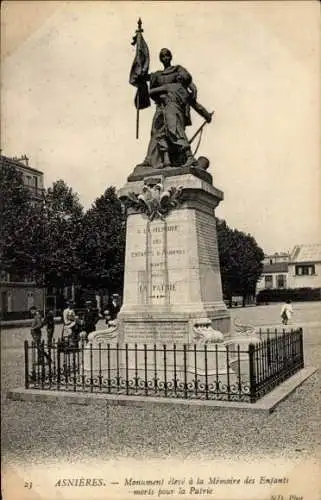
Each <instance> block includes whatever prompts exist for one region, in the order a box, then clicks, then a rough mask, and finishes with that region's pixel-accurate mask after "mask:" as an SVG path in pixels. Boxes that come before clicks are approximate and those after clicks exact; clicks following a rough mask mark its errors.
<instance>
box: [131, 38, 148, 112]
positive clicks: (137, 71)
mask: <svg viewBox="0 0 321 500" xmlns="http://www.w3.org/2000/svg"><path fill="white" fill-rule="evenodd" d="M132 45H136V55H135V59H134V61H133V64H132V67H131V70H130V75H129V83H130V84H131V85H133V86H134V87H136V88H137V92H136V96H135V101H134V102H135V107H136V109H138V110H139V109H145V108H148V107H149V106H150V99H149V93H148V86H147V82H146V76H147V75H148V70H149V50H148V46H147V43H146V42H145V40H144V37H143V35H142V30H141V29H138V30H137V31H136V35H135V36H134V38H133V42H132Z"/></svg>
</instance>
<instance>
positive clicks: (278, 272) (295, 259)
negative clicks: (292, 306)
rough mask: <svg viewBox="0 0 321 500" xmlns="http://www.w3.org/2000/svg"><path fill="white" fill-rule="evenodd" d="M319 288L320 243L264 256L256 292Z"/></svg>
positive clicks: (320, 272)
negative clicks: (289, 251)
mask: <svg viewBox="0 0 321 500" xmlns="http://www.w3.org/2000/svg"><path fill="white" fill-rule="evenodd" d="M298 288H312V289H316V288H321V243H318V244H313V245H296V246H295V247H294V248H293V250H292V252H291V253H289V254H288V253H276V254H273V255H266V256H265V258H264V267H263V271H262V275H261V278H260V280H259V281H258V283H257V288H256V292H257V293H258V292H260V291H261V290H271V289H273V290H282V289H298Z"/></svg>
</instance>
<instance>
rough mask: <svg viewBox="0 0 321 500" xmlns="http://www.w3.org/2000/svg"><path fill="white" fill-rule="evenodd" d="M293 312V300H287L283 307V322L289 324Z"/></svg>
mask: <svg viewBox="0 0 321 500" xmlns="http://www.w3.org/2000/svg"><path fill="white" fill-rule="evenodd" d="M292 314H293V308H292V304H291V300H287V301H286V303H285V304H284V305H283V306H282V309H281V318H282V324H283V325H287V324H288V321H289V320H290V319H291V317H292Z"/></svg>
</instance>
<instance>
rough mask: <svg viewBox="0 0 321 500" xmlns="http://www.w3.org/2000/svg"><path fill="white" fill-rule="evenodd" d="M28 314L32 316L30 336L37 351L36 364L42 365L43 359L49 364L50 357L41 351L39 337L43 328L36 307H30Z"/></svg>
mask: <svg viewBox="0 0 321 500" xmlns="http://www.w3.org/2000/svg"><path fill="white" fill-rule="evenodd" d="M30 313H31V315H32V323H31V336H32V340H33V342H34V344H35V347H36V349H37V353H38V363H39V364H42V363H43V359H44V357H45V358H46V359H47V361H48V362H50V357H49V356H48V354H47V353H46V352H45V350H44V349H42V346H41V335H42V332H41V328H42V326H43V321H42V317H41V314H40V312H39V311H38V309H37V308H36V307H32V308H31V309H30Z"/></svg>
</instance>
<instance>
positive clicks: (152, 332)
mask: <svg viewBox="0 0 321 500" xmlns="http://www.w3.org/2000/svg"><path fill="white" fill-rule="evenodd" d="M124 342H125V343H128V344H133V343H137V344H138V343H141V344H161V345H163V344H168V345H171V344H175V343H181V344H183V343H188V323H187V322H182V321H146V322H144V323H142V322H126V323H125V324H124Z"/></svg>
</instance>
